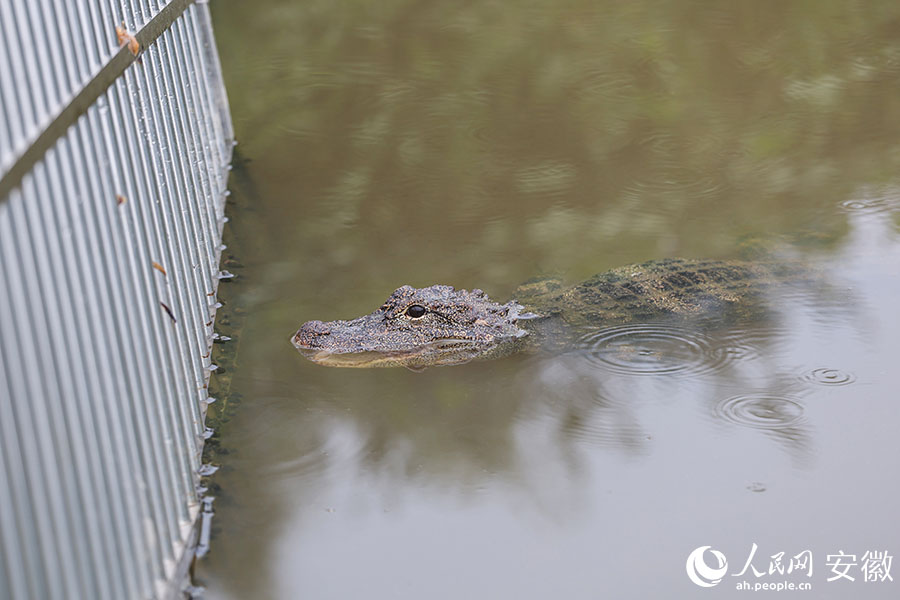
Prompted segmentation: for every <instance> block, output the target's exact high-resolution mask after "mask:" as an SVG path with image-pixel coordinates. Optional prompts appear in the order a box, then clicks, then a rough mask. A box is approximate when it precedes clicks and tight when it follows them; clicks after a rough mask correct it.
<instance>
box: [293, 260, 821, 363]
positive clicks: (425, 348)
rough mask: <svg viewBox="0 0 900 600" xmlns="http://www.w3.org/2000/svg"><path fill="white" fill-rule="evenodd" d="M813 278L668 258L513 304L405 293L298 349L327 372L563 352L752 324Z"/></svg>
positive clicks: (437, 289)
mask: <svg viewBox="0 0 900 600" xmlns="http://www.w3.org/2000/svg"><path fill="white" fill-rule="evenodd" d="M805 274H806V271H805V270H804V269H803V268H800V267H797V266H796V265H791V264H786V263H771V262H742V261H718V260H686V259H665V260H659V261H651V262H647V263H643V264H639V265H629V266H625V267H619V268H617V269H613V270H611V271H607V272H606V273H601V274H599V275H595V276H594V277H591V278H590V279H588V280H587V281H584V282H583V283H580V284H578V285H575V286H571V287H566V286H563V285H562V284H561V283H560V282H559V281H558V280H555V279H543V280H535V281H531V282H527V283H525V284H523V285H521V286H520V287H519V288H518V289H517V290H516V298H517V300H513V301H510V302H507V303H506V304H498V303H495V302H492V301H491V300H490V298H488V297H487V295H486V294H485V293H484V292H482V291H481V290H477V289H476V290H472V291H471V292H469V291H466V290H456V289H454V288H452V287H450V286H445V285H435V286H431V287H427V288H420V289H416V288H413V287H410V286H403V287H401V288H399V289H397V290H396V291H395V292H394V293H393V294H391V296H390V297H389V298H388V299H387V301H386V302H385V303H384V304H383V305H382V306H381V307H380V308H379V309H378V310H376V311H375V312H373V313H371V314H369V315H366V316H364V317H360V318H358V319H354V320H352V321H332V322H329V323H323V322H322V321H308V322H307V323H304V324H303V326H302V327H301V328H300V329H299V330H298V331H297V333H296V334H294V337H293V338H292V342H293V344H294V346H296V347H297V349H298V350H299V351H300V352H301V353H302V354H304V356H306V357H307V358H309V359H310V360H312V361H314V362H316V363H319V364H322V365H326V366H338V367H391V366H404V367H407V368H410V369H414V370H418V369H422V368H425V367H429V366H439V365H451V364H460V363H464V362H468V361H470V360H473V359H476V358H477V359H485V358H497V357H500V356H505V355H508V354H512V353H515V352H521V351H529V350H535V349H537V348H541V347H543V348H550V349H563V348H565V347H567V346H568V345H570V344H571V341H572V339H573V337H574V336H575V333H576V332H577V331H579V329H584V328H586V327H595V328H596V327H602V326H608V325H618V324H624V323H632V322H646V321H653V320H659V319H697V320H716V321H718V322H723V323H727V322H731V321H736V320H741V319H745V318H751V317H753V316H755V315H759V314H760V313H761V311H764V310H765V302H764V300H765V295H766V292H767V291H768V290H770V289H772V288H773V287H775V286H778V285H782V284H784V283H786V282H791V281H797V280H801V279H804V278H805Z"/></svg>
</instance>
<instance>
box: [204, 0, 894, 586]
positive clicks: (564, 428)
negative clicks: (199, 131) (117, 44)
mask: <svg viewBox="0 0 900 600" xmlns="http://www.w3.org/2000/svg"><path fill="white" fill-rule="evenodd" d="M213 12H214V17H215V19H216V27H217V34H218V39H219V46H220V51H221V58H222V62H223V67H224V70H225V75H226V83H227V85H228V90H229V96H230V100H231V104H232V112H233V116H234V120H235V126H236V130H237V137H238V140H239V143H240V144H239V146H238V150H239V156H238V159H237V164H236V167H235V176H234V177H233V187H232V189H233V195H232V199H233V202H232V203H231V206H230V211H231V212H230V216H231V222H230V224H229V226H228V230H227V231H226V236H227V238H228V240H227V241H228V244H229V250H228V253H229V255H230V257H231V258H230V259H229V260H228V261H227V262H226V264H225V268H227V269H229V270H231V271H233V272H235V273H237V275H238V277H237V278H236V279H235V280H234V281H233V282H231V283H230V284H229V286H228V287H227V288H226V289H224V290H223V294H222V295H223V297H224V300H225V302H226V306H225V307H224V308H223V310H224V311H225V314H226V318H225V319H224V322H223V323H221V325H220V332H222V333H223V334H228V335H229V336H231V337H232V339H231V341H228V342H225V343H223V344H220V345H218V346H217V362H218V363H219V365H220V369H219V371H217V373H216V374H215V376H214V381H213V383H212V387H213V388H214V390H215V394H214V395H217V396H218V398H219V400H218V402H216V403H215V404H213V405H212V407H211V413H210V423H211V424H212V426H213V427H214V428H215V430H216V432H215V435H214V436H213V438H212V439H211V440H210V445H209V448H208V451H207V459H208V460H210V461H212V462H214V463H216V464H218V465H220V466H221V468H220V470H219V471H218V472H217V473H215V474H214V475H213V476H212V477H211V478H209V482H208V485H209V486H210V493H211V494H213V495H215V496H216V501H215V504H214V507H215V512H216V516H215V518H214V520H213V537H212V541H211V547H210V551H209V553H208V555H207V556H205V557H204V558H203V559H201V560H199V561H198V563H197V566H196V571H195V582H196V583H197V584H200V585H203V586H204V587H205V588H206V597H208V598H215V599H243V598H314V599H318V598H361V597H367V598H390V599H399V598H410V599H413V598H415V599H420V598H516V599H522V600H524V599H529V598H550V597H552V598H577V599H581V598H584V599H588V598H590V599H593V598H603V597H614V598H694V597H698V595H699V594H701V593H703V594H705V595H706V597H709V598H732V597H742V596H747V595H748V594H751V595H752V594H753V592H747V591H738V588H739V586H740V585H741V584H742V582H747V584H748V585H749V586H755V585H757V584H773V585H774V584H790V585H795V586H798V585H801V584H803V585H804V586H805V585H806V584H809V585H811V588H812V589H811V590H803V591H794V592H788V591H785V592H781V593H778V594H777V595H778V596H779V597H781V596H785V595H786V596H788V597H793V596H797V597H804V598H847V597H855V598H897V597H900V583H898V582H897V581H896V580H898V579H900V566H896V567H895V568H893V569H892V568H891V567H892V565H893V562H892V561H893V558H894V557H896V556H897V555H898V554H900V509H898V506H900V483H898V474H900V433H898V432H900V391H898V389H900V369H898V364H900V360H898V359H900V341H898V340H900V311H898V305H900V143H898V140H900V4H897V3H859V2H828V1H817V2H790V3H784V2H752V3H751V2H745V3H740V4H738V5H735V6H732V7H730V8H727V7H726V6H725V5H724V4H720V3H709V2H700V1H697V2H679V3H674V2H669V3H666V2H642V1H637V2H628V3H621V2H592V1H586V0H581V1H575V0H573V1H550V0H545V1H525V2H474V3H469V2H435V1H432V2H428V1H422V2H412V1H409V0H395V1H387V2H379V3H372V2H343V3H336V2H316V1H303V2H276V1H274V0H270V1H266V2H255V3H249V2H237V1H222V2H218V3H216V4H215V6H214V7H213ZM748 246H751V247H754V248H760V247H761V248H764V249H765V251H766V252H771V253H774V254H776V255H778V256H789V257H791V258H792V259H795V260H800V261H804V262H808V263H810V264H812V265H815V268H816V269H817V270H818V271H819V272H821V273H822V274H823V277H824V278H825V279H826V280H827V284H826V285H824V286H811V287H807V288H804V287H796V288H792V289H791V290H790V292H789V293H786V294H783V295H780V296H778V297H777V298H773V299H772V302H771V307H770V308H771V310H770V311H769V313H767V315H766V317H765V318H760V319H759V320H757V321H755V322H749V323H741V324H740V325H739V326H729V327H718V328H700V327H690V326H685V325H673V324H671V323H640V324H632V325H627V326H613V327H599V326H598V327H597V328H594V329H590V330H586V331H584V332H582V337H581V343H580V344H579V346H578V348H577V349H576V350H574V351H571V352H568V353H563V354H558V355H517V356H511V357H507V358H503V359H499V360H496V361H489V362H473V363H469V364H466V365H461V366H454V367H443V368H432V369H428V370H425V371H424V372H421V373H413V372H410V371H408V370H405V369H372V370H365V369H361V370H356V369H330V368H325V367H321V366H317V365H314V364H312V363H310V362H308V361H306V360H304V359H303V358H302V357H301V356H300V355H299V354H298V353H297V352H296V351H295V350H294V349H293V347H292V346H291V344H290V337H291V335H292V334H293V332H294V331H295V330H296V328H297V327H298V326H299V325H300V324H301V323H302V322H303V321H306V320H309V319H321V320H332V319H339V318H351V317H356V316H359V315H363V314H367V313H369V312H371V311H372V310H374V309H375V308H377V307H378V306H380V304H381V303H382V302H383V300H384V299H385V298H386V297H387V296H388V295H389V294H390V293H391V292H392V291H393V290H394V289H395V288H397V287H399V286H401V285H403V284H410V285H413V286H417V287H420V286H426V285H432V284H436V283H443V284H450V285H454V286H457V287H463V288H466V289H471V288H474V287H478V288H482V289H484V290H485V291H486V292H488V294H490V296H491V297H492V298H495V299H497V300H501V301H505V300H506V299H507V298H508V297H509V295H510V294H511V293H512V291H513V290H514V289H515V288H516V286H517V285H518V284H519V283H521V282H522V281H525V280H527V279H529V278H531V277H534V276H539V275H550V276H555V277H560V278H561V279H563V280H565V281H568V282H572V283H574V282H578V281H580V280H582V279H584V278H586V277H588V276H590V275H592V274H594V273H598V272H602V271H605V270H608V269H610V268H614V267H617V266H621V265H626V264H629V263H638V262H642V261H646V260H651V259H659V258H665V257H687V258H700V257H706V258H733V257H738V256H746V255H747V248H748ZM704 546H709V547H710V548H709V549H708V550H707V551H706V552H704V551H703V550H700V551H699V553H697V552H694V551H695V550H696V549H698V548H702V547H704ZM754 548H755V550H754ZM713 551H715V553H714V552H713ZM692 553H693V554H692ZM716 553H718V554H716ZM780 553H783V554H780ZM804 553H806V554H804ZM842 554H843V555H844V556H841V555H842ZM851 555H852V557H851ZM689 557H691V558H689ZM720 557H721V558H720ZM807 558H808V559H811V560H809V561H807V562H805V563H804V560H805V559H807ZM748 561H749V565H748V564H747V563H748ZM809 564H811V565H812V568H811V570H812V572H811V573H810V572H809V568H808V566H809ZM840 565H845V566H846V569H845V570H846V573H847V575H848V576H849V577H853V578H854V580H853V581H851V580H850V579H848V578H847V577H843V578H840V579H835V580H834V581H829V579H831V578H834V577H835V573H836V572H838V571H841V570H842V569H844V567H841V566H840ZM718 567H721V568H718ZM742 570H743V572H742ZM689 571H691V572H692V575H693V576H694V578H696V579H697V580H698V581H699V582H700V583H705V584H707V585H712V584H713V582H715V581H716V580H717V579H718V578H721V579H722V581H721V582H719V583H718V584H715V585H714V589H710V590H704V589H701V587H699V586H698V584H696V583H694V582H693V581H692V579H691V577H689V573H688V572H689ZM717 571H718V574H717V573H716V572H717ZM867 574H868V575H869V576H870V577H869V579H874V580H870V581H867V580H866V579H867V577H866V575H867Z"/></svg>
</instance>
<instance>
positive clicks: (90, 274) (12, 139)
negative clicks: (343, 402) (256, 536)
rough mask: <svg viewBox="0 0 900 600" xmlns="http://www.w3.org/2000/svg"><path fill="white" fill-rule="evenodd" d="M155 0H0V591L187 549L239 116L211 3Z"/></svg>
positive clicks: (122, 583)
mask: <svg viewBox="0 0 900 600" xmlns="http://www.w3.org/2000/svg"><path fill="white" fill-rule="evenodd" d="M150 4H151V5H152V6H153V8H152V9H146V8H140V7H138V6H137V5H135V4H133V3H131V2H124V1H112V0H100V1H99V2H87V1H77V2H63V1H62V0H48V1H47V2H42V3H31V2H28V1H26V0H10V1H7V2H0V65H4V66H3V68H2V69H0V482H2V485H0V597H2V598H14V599H18V598H47V599H53V598H60V599H63V598H65V599H71V598H85V599H91V600H93V599H105V598H110V599H113V598H114V599H121V598H172V597H176V596H178V595H179V594H180V593H181V590H180V587H179V586H180V583H181V581H182V578H183V575H184V572H185V571H186V569H187V566H188V564H189V560H190V558H191V556H192V554H191V547H192V545H193V544H194V543H195V539H196V535H197V522H198V514H199V506H200V505H199V499H198V493H197V484H198V480H199V475H198V472H199V471H200V470H201V464H200V455H201V450H202V446H203V438H204V425H203V421H204V416H205V409H206V404H207V403H208V402H209V401H210V399H209V398H208V395H207V381H208V378H209V375H210V373H211V371H212V370H214V369H215V366H214V365H212V364H211V361H210V348H211V344H212V339H213V319H214V315H215V311H216V308H217V306H218V305H217V302H216V290H217V287H218V282H219V277H220V273H219V270H218V264H219V255H220V253H221V249H222V247H221V231H222V226H223V223H224V221H225V219H224V206H225V198H226V196H227V191H226V182H227V175H228V164H229V162H230V160H231V148H232V137H233V136H232V130H231V123H230V117H229V114H228V106H227V101H226V97H225V93H224V88H223V85H222V80H221V73H220V68H219V64H218V58H217V55H216V50H215V44H214V40H213V35H212V28H211V25H210V17H209V12H208V7H207V6H206V5H205V4H193V3H191V2H189V1H185V0H174V1H172V2H169V3H165V2H151V3H150ZM141 6H145V4H142V5H141ZM117 27H118V29H119V31H118V35H117V31H116V28H117ZM120 38H121V42H122V43H123V45H121V46H120ZM133 51H137V52H138V54H137V55H135V54H134V53H133ZM7 67H8V68H7Z"/></svg>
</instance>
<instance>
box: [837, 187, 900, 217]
mask: <svg viewBox="0 0 900 600" xmlns="http://www.w3.org/2000/svg"><path fill="white" fill-rule="evenodd" d="M841 208H842V209H843V210H844V211H846V212H850V213H887V212H892V211H895V210H898V209H900V195H898V192H897V190H892V191H889V192H888V193H885V194H878V195H871V196H868V195H867V196H865V197H862V198H853V199H850V200H844V201H843V202H841Z"/></svg>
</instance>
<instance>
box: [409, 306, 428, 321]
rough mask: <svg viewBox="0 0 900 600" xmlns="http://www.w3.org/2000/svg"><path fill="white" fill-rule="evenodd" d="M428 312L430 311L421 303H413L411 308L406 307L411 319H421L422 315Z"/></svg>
mask: <svg viewBox="0 0 900 600" xmlns="http://www.w3.org/2000/svg"><path fill="white" fill-rule="evenodd" d="M426 312H428V311H427V310H425V307H424V306H421V305H419V304H413V305H412V306H410V307H409V308H407V309H406V316H408V317H409V318H410V319H421V318H422V317H424V316H425V313H426Z"/></svg>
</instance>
